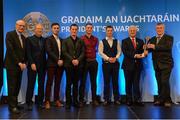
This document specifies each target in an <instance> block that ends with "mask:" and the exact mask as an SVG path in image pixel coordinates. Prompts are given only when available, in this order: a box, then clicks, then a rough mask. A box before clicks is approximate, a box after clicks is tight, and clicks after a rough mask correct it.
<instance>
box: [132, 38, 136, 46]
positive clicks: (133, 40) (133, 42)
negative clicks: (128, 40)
mask: <svg viewBox="0 0 180 120" xmlns="http://www.w3.org/2000/svg"><path fill="white" fill-rule="evenodd" d="M132 44H133V46H134V49H136V42H135V39H134V38H132Z"/></svg>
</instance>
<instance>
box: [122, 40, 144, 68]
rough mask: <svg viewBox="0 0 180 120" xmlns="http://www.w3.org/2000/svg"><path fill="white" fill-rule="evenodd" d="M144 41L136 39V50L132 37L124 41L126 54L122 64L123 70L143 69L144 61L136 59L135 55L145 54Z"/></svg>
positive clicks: (123, 45)
mask: <svg viewBox="0 0 180 120" xmlns="http://www.w3.org/2000/svg"><path fill="white" fill-rule="evenodd" d="M143 45H144V42H143V40H141V39H139V38H136V49H135V48H134V46H133V43H132V41H131V39H130V37H128V38H126V39H124V40H122V52H123V54H124V59H123V63H122V69H124V70H134V69H137V68H139V69H141V68H142V62H141V61H142V60H141V59H137V58H134V56H135V54H141V53H143Z"/></svg>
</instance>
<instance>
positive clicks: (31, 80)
mask: <svg viewBox="0 0 180 120" xmlns="http://www.w3.org/2000/svg"><path fill="white" fill-rule="evenodd" d="M27 73H28V85H27V91H26V103H27V104H32V97H33V93H34V86H35V82H36V76H37V75H38V99H37V100H38V101H37V103H38V104H42V103H43V100H44V81H45V68H44V66H42V67H37V71H33V70H32V69H31V68H30V66H29V67H28V72H27Z"/></svg>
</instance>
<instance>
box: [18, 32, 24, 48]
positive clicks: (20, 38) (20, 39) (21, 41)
mask: <svg viewBox="0 0 180 120" xmlns="http://www.w3.org/2000/svg"><path fill="white" fill-rule="evenodd" d="M18 36H19V41H20V43H21V47H22V48H23V40H22V37H21V34H19V35H18Z"/></svg>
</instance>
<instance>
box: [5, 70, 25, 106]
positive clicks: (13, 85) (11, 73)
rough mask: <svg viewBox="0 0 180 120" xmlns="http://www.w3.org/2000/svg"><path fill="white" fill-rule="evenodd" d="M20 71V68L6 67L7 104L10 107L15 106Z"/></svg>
mask: <svg viewBox="0 0 180 120" xmlns="http://www.w3.org/2000/svg"><path fill="white" fill-rule="evenodd" d="M21 79H22V71H21V69H20V68H18V67H17V68H16V69H7V84H8V104H9V107H10V108H13V107H17V105H18V100H17V97H18V94H19V90H20V87H21Z"/></svg>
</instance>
